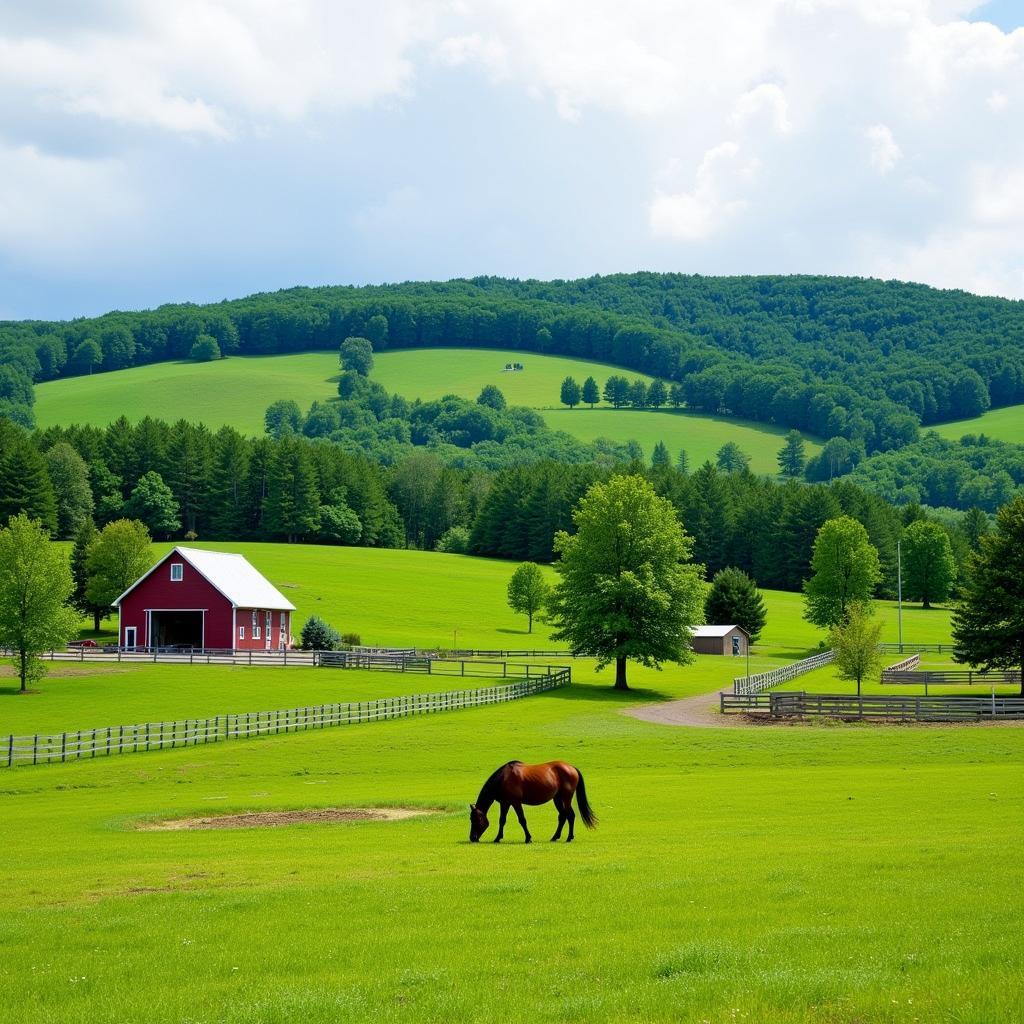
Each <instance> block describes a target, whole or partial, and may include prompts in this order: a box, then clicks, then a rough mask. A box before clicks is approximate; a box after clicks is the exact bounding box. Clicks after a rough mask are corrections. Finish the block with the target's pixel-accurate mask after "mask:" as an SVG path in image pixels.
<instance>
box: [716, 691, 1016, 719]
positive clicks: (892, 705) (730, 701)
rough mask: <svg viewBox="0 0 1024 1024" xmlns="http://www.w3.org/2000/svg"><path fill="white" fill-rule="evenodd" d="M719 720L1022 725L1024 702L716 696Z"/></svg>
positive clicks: (1003, 699)
mask: <svg viewBox="0 0 1024 1024" xmlns="http://www.w3.org/2000/svg"><path fill="white" fill-rule="evenodd" d="M719 699H720V701H721V705H720V709H721V712H722V714H748V713H750V712H754V713H756V714H759V715H762V716H765V717H769V718H809V717H810V718H840V719H844V720H847V721H849V720H855V719H887V720H889V721H893V720H895V721H904V722H906V721H911V722H972V721H973V722H979V721H983V720H986V719H987V720H996V719H1001V720H1007V719H1024V697H1001V696H998V695H997V696H995V697H992V696H956V697H949V696H946V697H942V696H930V697H929V696H926V697H918V696H906V697H903V696H893V695H891V694H866V695H862V696H859V697H858V696H857V695H856V694H835V693H802V692H799V691H790V690H783V691H780V692H778V693H759V694H734V693H723V694H721V696H720V698H719Z"/></svg>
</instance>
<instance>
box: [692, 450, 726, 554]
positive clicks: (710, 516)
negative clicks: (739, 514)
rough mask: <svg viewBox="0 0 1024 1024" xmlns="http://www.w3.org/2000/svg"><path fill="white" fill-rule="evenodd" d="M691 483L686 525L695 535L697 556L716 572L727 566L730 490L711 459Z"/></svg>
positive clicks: (694, 475)
mask: <svg viewBox="0 0 1024 1024" xmlns="http://www.w3.org/2000/svg"><path fill="white" fill-rule="evenodd" d="M690 485H691V486H690V490H689V494H688V500H687V502H686V506H685V510H684V512H683V525H684V526H685V527H686V529H687V530H688V531H689V532H690V534H691V535H692V536H693V541H694V558H695V559H696V560H697V561H698V562H703V563H704V564H705V565H706V566H707V568H708V572H709V573H715V572H718V570H719V569H722V568H724V567H725V555H726V545H727V542H728V535H729V515H730V501H729V492H728V490H727V488H726V485H725V479H724V478H723V476H722V474H721V473H719V472H718V470H717V469H715V467H714V466H712V465H711V463H710V462H705V463H704V465H703V466H701V467H700V469H698V470H697V472H696V473H694V474H693V476H691V477H690Z"/></svg>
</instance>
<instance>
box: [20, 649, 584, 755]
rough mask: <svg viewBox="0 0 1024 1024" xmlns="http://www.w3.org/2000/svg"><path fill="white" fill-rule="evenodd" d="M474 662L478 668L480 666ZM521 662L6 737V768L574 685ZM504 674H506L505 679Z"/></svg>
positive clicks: (561, 671)
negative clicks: (473, 677)
mask: <svg viewBox="0 0 1024 1024" xmlns="http://www.w3.org/2000/svg"><path fill="white" fill-rule="evenodd" d="M470 664H471V665H473V666H474V667H475V666H476V663H470ZM520 667H522V668H523V669H524V670H527V669H528V670H533V671H532V672H529V671H524V673H523V674H522V675H521V677H520V678H517V679H515V680H514V681H512V682H504V683H501V684H499V685H492V686H484V687H479V688H476V689H472V690H451V691H449V692H447V693H421V694H411V695H408V696H402V697H382V698H379V699H377V700H369V701H349V702H347V703H342V704H320V705H314V706H310V707H302V708H290V709H287V710H282V711H252V712H243V713H239V714H225V715H214V716H212V717H207V718H187V719H185V720H183V721H174V722H144V723H143V724H141V725H114V726H108V727H106V728H101V729H81V730H78V731H72V732H63V733H54V734H51V735H35V736H8V737H6V738H4V739H0V767H7V768H11V767H14V766H16V765H19V764H22V765H24V764H33V765H37V764H52V763H54V762H66V761H77V760H81V759H82V758H95V757H108V756H110V755H113V754H130V753H138V752H141V751H146V750H163V749H173V748H176V747H192V746H198V745H200V744H205V743H221V742H225V741H227V740H237V739H248V738H250V737H254V736H269V735H275V734H278V733H291V732H304V731H307V730H310V729H328V728H332V727H335V726H340V725H360V724H363V723H366V722H381V721H386V720H388V719H393V718H410V717H412V716H415V715H429V714H436V713H438V712H441V711H457V710H461V709H463V708H475V707H482V706H484V705H489V704H504V703H507V702H509V701H514V700H521V699H522V698H524V697H530V696H533V695H534V694H537V693H544V692H545V691H548V690H555V689H558V688H559V687H563V686H568V685H569V684H570V683H571V682H572V670H571V669H570V668H567V667H565V666H546V668H547V669H548V671H547V672H546V673H543V674H542V673H540V672H538V671H537V669H538V668H539V667H540V666H535V665H530V666H520ZM450 674H454V673H450ZM466 674H467V675H469V674H471V673H469V672H467V673H466ZM501 678H503V679H505V678H507V676H502V677H501Z"/></svg>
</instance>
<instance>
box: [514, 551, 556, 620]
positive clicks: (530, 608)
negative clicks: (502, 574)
mask: <svg viewBox="0 0 1024 1024" xmlns="http://www.w3.org/2000/svg"><path fill="white" fill-rule="evenodd" d="M550 590H551V588H550V587H549V586H548V584H547V580H545V579H544V573H543V572H542V571H541V568H540V566H539V565H537V564H536V563H535V562H523V564H522V565H520V566H518V567H517V568H516V570H515V572H514V573H512V578H511V579H510V580H509V581H508V606H509V608H511V609H512V611H514V612H518V613H519V614H520V615H525V616H526V619H527V622H528V623H529V628H528V629H527V632H529V633H532V632H533V617H534V615H536V614H537V612H539V611H541V610H542V609H543V607H544V605H545V603H546V602H547V599H548V594H549V593H550Z"/></svg>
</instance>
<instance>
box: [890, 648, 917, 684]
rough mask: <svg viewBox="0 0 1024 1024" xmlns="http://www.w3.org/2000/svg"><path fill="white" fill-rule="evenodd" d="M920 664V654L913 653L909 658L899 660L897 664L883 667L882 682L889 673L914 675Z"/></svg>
mask: <svg viewBox="0 0 1024 1024" xmlns="http://www.w3.org/2000/svg"><path fill="white" fill-rule="evenodd" d="M920 664H921V655H920V654H912V655H910V657H909V658H904V659H903V660H902V661H897V662H896V664H895V665H890V666H889V667H888V668H884V669H882V682H883V683H884V682H885V681H886V678H885V677H886V676H887V675H912V674H913V673H914V671H915V670H916V669H917V667H918V666H919V665H920Z"/></svg>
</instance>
